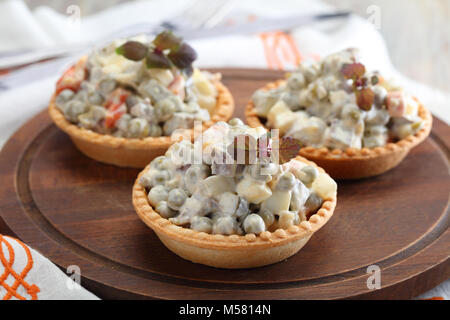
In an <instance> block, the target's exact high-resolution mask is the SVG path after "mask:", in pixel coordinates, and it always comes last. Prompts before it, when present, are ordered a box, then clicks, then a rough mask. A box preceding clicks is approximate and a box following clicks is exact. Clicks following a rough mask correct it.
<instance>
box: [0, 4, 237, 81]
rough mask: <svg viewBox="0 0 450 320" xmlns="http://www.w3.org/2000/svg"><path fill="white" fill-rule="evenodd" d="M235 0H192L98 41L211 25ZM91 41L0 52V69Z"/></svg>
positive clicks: (83, 46)
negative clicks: (165, 15) (159, 17)
mask: <svg viewBox="0 0 450 320" xmlns="http://www.w3.org/2000/svg"><path fill="white" fill-rule="evenodd" d="M235 3H236V0H209V1H205V0H195V1H193V2H191V3H190V4H189V5H187V6H186V8H184V9H183V10H181V12H180V13H179V14H177V15H175V16H173V17H171V18H170V19H168V20H165V21H163V22H161V23H160V24H158V25H155V24H150V23H141V24H135V25H131V26H127V27H125V28H122V29H120V30H116V31H114V32H112V33H110V34H109V35H107V36H106V37H104V38H103V39H102V40H101V41H100V43H103V42H105V43H106V42H108V41H111V40H113V39H115V38H124V37H129V36H132V35H135V34H139V33H145V34H155V33H158V32H160V31H162V30H163V29H171V30H173V31H175V32H176V31H177V30H181V29H186V28H187V29H190V30H196V29H201V28H212V27H214V26H216V25H217V24H218V23H219V22H220V21H221V20H222V19H223V18H224V17H225V16H226V15H227V14H228V13H229V12H230V10H231V9H232V8H233V6H234V5H235ZM93 45H94V43H92V42H86V43H80V44H75V45H64V46H61V45H58V46H54V47H47V48H40V49H30V50H21V51H14V52H5V53H0V69H8V68H16V67H21V66H24V65H27V64H31V63H35V62H38V61H41V60H46V59H51V58H56V57H62V56H67V55H70V54H74V53H77V52H81V51H84V50H86V49H88V48H89V47H92V46H93ZM0 90H1V87H0Z"/></svg>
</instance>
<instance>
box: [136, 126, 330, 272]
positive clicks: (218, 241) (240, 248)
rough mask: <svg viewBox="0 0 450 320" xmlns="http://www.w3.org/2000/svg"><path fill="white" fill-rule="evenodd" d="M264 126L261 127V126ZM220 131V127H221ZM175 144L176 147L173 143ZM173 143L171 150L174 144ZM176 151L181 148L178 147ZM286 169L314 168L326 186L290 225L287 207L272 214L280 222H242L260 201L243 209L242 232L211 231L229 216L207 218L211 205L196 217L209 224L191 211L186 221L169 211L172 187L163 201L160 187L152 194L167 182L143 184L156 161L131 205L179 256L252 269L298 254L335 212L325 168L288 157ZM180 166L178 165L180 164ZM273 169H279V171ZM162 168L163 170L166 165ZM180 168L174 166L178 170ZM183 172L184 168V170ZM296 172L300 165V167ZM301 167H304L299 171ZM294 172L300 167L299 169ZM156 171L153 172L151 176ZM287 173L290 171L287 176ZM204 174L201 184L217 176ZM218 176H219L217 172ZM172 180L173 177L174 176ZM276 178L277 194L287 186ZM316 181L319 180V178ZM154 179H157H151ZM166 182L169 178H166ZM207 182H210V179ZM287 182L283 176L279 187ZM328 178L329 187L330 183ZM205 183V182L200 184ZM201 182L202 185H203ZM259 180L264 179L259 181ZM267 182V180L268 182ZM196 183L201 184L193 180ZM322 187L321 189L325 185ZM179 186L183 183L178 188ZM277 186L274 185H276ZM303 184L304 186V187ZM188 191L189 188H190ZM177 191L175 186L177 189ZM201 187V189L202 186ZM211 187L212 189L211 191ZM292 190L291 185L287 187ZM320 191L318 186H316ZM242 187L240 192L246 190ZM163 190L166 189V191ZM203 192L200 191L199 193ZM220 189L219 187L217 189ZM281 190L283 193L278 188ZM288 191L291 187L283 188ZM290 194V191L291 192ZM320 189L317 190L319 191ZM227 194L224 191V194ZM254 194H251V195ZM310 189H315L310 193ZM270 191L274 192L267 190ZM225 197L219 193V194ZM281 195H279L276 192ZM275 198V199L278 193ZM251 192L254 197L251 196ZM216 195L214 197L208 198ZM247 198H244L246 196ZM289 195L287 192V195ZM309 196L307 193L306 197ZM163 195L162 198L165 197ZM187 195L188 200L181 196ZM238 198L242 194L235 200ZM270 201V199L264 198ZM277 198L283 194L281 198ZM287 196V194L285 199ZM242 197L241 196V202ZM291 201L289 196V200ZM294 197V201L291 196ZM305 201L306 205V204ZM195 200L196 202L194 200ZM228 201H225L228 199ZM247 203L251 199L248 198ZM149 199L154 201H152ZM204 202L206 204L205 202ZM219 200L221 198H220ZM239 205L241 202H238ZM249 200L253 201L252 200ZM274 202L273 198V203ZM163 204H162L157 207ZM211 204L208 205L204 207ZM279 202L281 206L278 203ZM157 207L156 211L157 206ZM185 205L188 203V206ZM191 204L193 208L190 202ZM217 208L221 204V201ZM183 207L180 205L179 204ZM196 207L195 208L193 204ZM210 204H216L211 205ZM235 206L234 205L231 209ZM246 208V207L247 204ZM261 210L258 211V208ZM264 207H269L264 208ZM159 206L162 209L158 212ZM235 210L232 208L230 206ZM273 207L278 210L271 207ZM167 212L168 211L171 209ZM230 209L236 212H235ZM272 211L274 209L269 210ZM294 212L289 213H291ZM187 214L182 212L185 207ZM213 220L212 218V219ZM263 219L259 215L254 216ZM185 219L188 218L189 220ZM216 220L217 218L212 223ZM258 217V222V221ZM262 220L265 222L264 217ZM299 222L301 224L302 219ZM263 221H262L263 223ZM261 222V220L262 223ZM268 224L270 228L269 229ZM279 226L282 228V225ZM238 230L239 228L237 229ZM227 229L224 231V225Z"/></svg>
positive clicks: (142, 178) (149, 168)
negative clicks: (311, 206)
mask: <svg viewBox="0 0 450 320" xmlns="http://www.w3.org/2000/svg"><path fill="white" fill-rule="evenodd" d="M261 129H262V128H261ZM218 131H220V128H219V130H218ZM174 146H175V145H174ZM174 146H172V147H171V148H173V147H174ZM177 150H180V149H177ZM170 152H171V149H169V151H168V153H167V154H166V155H167V156H168V157H169V158H170V157H171V155H170V154H173V153H170ZM161 161H167V160H161ZM161 161H159V162H158V163H159V164H158V166H161V164H162V163H163V162H161ZM281 167H283V168H285V169H283V170H288V171H282V175H285V174H286V172H293V171H290V170H297V169H299V168H306V167H308V169H312V170H316V171H317V172H318V173H317V177H321V178H320V179H319V178H313V179H317V184H318V185H317V188H319V184H320V186H321V187H320V188H322V189H321V190H322V191H323V190H327V191H323V192H321V194H322V195H321V203H320V205H318V206H317V207H315V209H313V210H311V211H309V210H308V211H304V210H306V209H300V211H298V212H297V214H299V215H300V212H303V213H304V212H309V213H308V214H307V215H306V216H304V215H302V217H303V218H301V219H300V220H298V222H296V223H293V221H291V222H290V223H288V224H285V225H284V226H283V225H282V221H281V219H282V218H281V216H282V215H283V214H285V212H286V211H281V212H277V213H274V214H275V215H277V214H280V216H278V218H277V219H278V220H276V221H275V222H274V221H273V220H272V221H271V222H270V223H269V224H266V226H265V227H262V228H260V229H258V228H257V227H256V228H255V226H254V225H253V226H252V225H250V228H249V224H247V225H246V223H247V219H248V220H253V221H254V220H255V219H254V218H255V217H254V216H258V215H260V216H259V217H262V216H261V212H262V211H264V210H265V209H264V201H263V202H259V203H261V206H260V207H259V206H258V207H257V208H256V209H253V210H261V211H259V213H257V214H254V213H252V212H254V211H247V213H246V214H245V215H244V216H243V218H242V220H241V223H242V224H241V225H243V226H244V230H245V231H244V232H243V231H242V230H241V231H240V232H239V228H240V227H239V226H235V229H233V230H234V231H231V232H230V231H225V232H226V233H224V232H223V231H221V230H220V228H218V229H215V227H216V225H218V226H220V224H221V223H222V221H220V219H222V218H221V217H227V218H228V217H230V216H229V215H228V214H230V213H222V212H226V211H228V210H224V211H222V212H221V213H219V216H218V217H219V218H218V220H214V219H217V218H214V216H213V217H211V218H206V217H207V216H208V214H207V211H208V210H209V209H205V210H204V211H203V210H202V212H203V213H200V216H199V217H201V218H200V219H207V220H210V221H213V227H212V228H211V227H209V228H204V226H203V227H200V228H194V227H193V225H192V224H193V223H194V220H195V219H196V218H198V217H197V216H195V214H192V212H191V211H189V212H188V214H187V216H188V219H189V220H186V219H185V218H186V215H184V213H183V209H181V211H180V212H182V213H180V215H179V216H176V215H175V216H174V215H170V214H168V213H165V212H167V211H166V210H167V205H169V206H170V205H171V204H170V201H171V194H172V192H173V191H174V190H173V189H172V191H170V192H169V197H168V199H167V194H166V196H165V198H162V196H160V197H159V199H157V198H158V194H159V191H158V192H157V193H155V194H152V190H153V189H156V188H160V189H164V188H165V186H166V185H167V183H166V184H163V185H155V184H153V187H150V192H148V187H147V183H144V181H148V179H153V178H151V176H150V178H149V177H148V176H146V174H147V173H149V172H152V170H163V169H161V168H162V167H161V168H160V169H155V167H154V164H149V165H148V166H147V167H146V168H145V169H144V170H143V171H142V172H141V173H140V174H139V176H138V178H137V180H136V182H135V184H134V187H133V196H132V199H133V206H134V208H135V210H136V213H137V214H138V216H139V217H140V219H141V220H142V221H143V222H144V223H145V224H146V225H147V226H148V227H150V228H151V229H152V230H153V231H154V232H155V233H156V235H157V236H158V238H159V239H160V240H161V242H162V243H163V244H164V245H165V246H166V247H167V248H168V249H169V250H171V251H172V252H174V253H175V254H177V255H179V256H180V257H182V258H184V259H186V260H189V261H192V262H195V263H200V264H205V265H208V266H212V267H217V268H227V269H237V268H253V267H260V266H264V265H269V264H273V263H276V262H279V261H282V260H284V259H287V258H289V257H290V256H292V255H294V254H295V253H297V252H298V251H299V250H300V249H301V248H302V247H303V246H304V245H305V244H306V243H307V242H308V240H309V239H310V238H311V236H312V235H313V234H314V233H315V232H316V231H318V230H319V229H320V228H321V227H322V226H323V225H325V223H327V222H328V220H329V219H330V218H331V216H332V215H333V212H334V209H335V206H336V201H337V200H336V184H335V182H333V181H332V180H331V178H330V177H329V176H328V175H327V174H326V173H325V171H324V170H323V169H321V168H319V167H317V166H316V164H314V163H313V162H311V161H308V160H306V159H304V158H303V157H300V156H297V157H296V158H295V159H292V160H291V161H289V163H286V164H284V165H281V166H280V169H281ZM180 168H181V167H180ZM280 169H277V170H280ZM164 170H165V169H164ZM177 170H178V169H177ZM183 170H185V169H183ZM299 170H300V169H299ZM301 170H304V169H301ZM244 172H247V173H243V174H245V175H244V176H242V175H241V176H240V178H237V179H238V180H237V181H240V182H239V183H237V190H238V191H237V192H238V195H239V197H241V193H240V192H241V191H242V190H241V191H239V184H241V183H243V181H244V180H246V179H249V176H247V175H246V174H248V172H249V171H245V170H244ZM277 172H279V171H277ZM297 172H298V171H297ZM155 174H156V173H153V175H155ZM289 174H291V173H288V175H289ZM186 175H188V174H187V173H183V176H186ZM207 177H208V178H206V179H205V178H202V179H205V180H203V181H204V182H205V183H206V181H207V180H208V179H209V178H213V177H217V176H216V175H214V174H213V175H212V176H207ZM219 177H220V176H219ZM172 179H173V178H172ZM274 179H277V180H276V181H275V187H271V188H272V191H273V192H274V193H273V195H274V196H275V192H279V191H277V190H287V189H277V188H278V185H279V184H280V183H281V176H278V178H274ZM319 180H320V182H319ZM155 181H156V180H155ZM166 181H169V183H170V180H166ZM210 181H211V180H210ZM314 181H315V180H312V182H311V183H312V184H313V187H314V183H315V182H314ZM284 182H285V180H283V186H285V184H284ZM330 182H331V185H330V184H329V183H330ZM201 183H203V182H201ZM201 183H200V184H201ZM261 183H262V182H261ZM267 183H268V184H270V183H271V182H270V181H269V182H267ZM196 185H199V184H198V183H196ZM324 187H325V189H324ZM177 188H182V187H177ZM250 188H251V187H249V188H248V189H247V190H249V189H250ZM274 188H275V189H274ZM295 188H297V185H295ZM303 188H305V186H304V185H303ZM188 189H189V188H188ZM200 189H201V187H198V188H197V189H196V190H197V191H198V190H200ZM176 190H179V189H176ZM204 190H205V189H204ZM210 190H212V189H210ZM289 190H294V189H289ZM314 190H319V189H314ZM197 191H193V192H192V196H191V197H192V198H195V197H196V195H195V194H196V192H197ZM245 191H246V190H244V191H243V192H244V193H245ZM165 192H166V191H165ZM200 192H201V191H200ZM221 192H222V191H221ZM282 192H285V191H282ZM286 192H289V194H291V191H286ZM292 192H294V191H292ZM317 192H319V191H317ZM147 193H148V194H147ZM226 193H228V192H226ZM251 193H252V192H249V194H251ZM313 193H314V192H313ZM271 194H272V193H271ZM307 194H308V195H310V196H311V195H312V194H311V193H309V191H308V193H307ZM222 195H224V194H220V195H219V198H220V197H221V196H222ZM278 195H279V194H278ZM278 195H277V196H275V197H276V198H277V199H279V197H278ZM250 196H253V195H250ZM212 197H214V196H212ZM244 197H245V196H244ZM289 197H290V196H289ZM306 198H308V196H306ZM306 198H303V199H304V200H303V202H300V203H303V205H301V208H304V207H303V206H304V205H306V204H307V203H308V201H306ZM164 199H166V200H164ZM185 199H186V198H185ZM239 199H241V198H239ZM265 199H266V200H268V202H269V201H270V199H274V198H270V195H269V198H267V197H265ZM280 199H281V198H280ZM289 199H291V198H289ZM292 199H294V193H292ZM188 200H189V197H188V199H187V200H183V201H184V203H185V205H186V204H187V203H188ZM194 200H195V199H194ZM241 201H242V200H241ZM288 201H289V202H290V201H291V200H288ZM292 201H294V200H292ZM304 201H306V203H305V202H304ZM194 202H195V201H194ZM227 202H228V201H227ZM249 202H250V200H249ZM151 203H153V205H152V204H151ZM204 203H206V202H204ZM220 203H221V202H220ZM239 203H240V202H239ZM251 203H252V204H253V203H254V202H251ZM272 204H273V202H272ZM161 205H162V206H161ZM207 206H209V205H207ZM280 206H282V205H280ZM290 206H291V207H290V210H293V207H292V203H291V205H290ZM155 207H156V208H158V209H155ZM188 207H189V208H190V207H191V206H188ZM194 207H195V206H194ZM219 207H220V205H219ZM275 207H279V206H278V205H275ZM159 208H163V209H164V208H165V210H163V211H161V209H159ZM182 208H183V207H182ZM195 208H197V207H195ZM212 208H217V206H216V207H214V206H213V207H212ZM234 208H235V207H234ZM239 208H240V205H238V206H237V210H239ZM247 208H248V207H247ZM258 208H260V209H258ZM266 208H267V207H266ZM157 210H159V211H160V212H157ZM233 210H236V209H233ZM272 210H276V209H272ZM169 211H170V210H169ZM233 212H234V211H233ZM273 212H275V211H273ZM289 212H292V211H289ZM163 213H164V214H163ZM185 213H186V211H185ZM235 214H237V216H235V215H233V217H236V219H239V217H240V215H239V214H238V211H236V213H235ZM169 217H175V218H169ZM211 219H212V220H211ZM258 219H261V218H258ZM188 221H189V222H188ZM214 221H215V222H214ZM261 221H262V220H261ZM264 221H265V220H264ZM300 221H301V222H300ZM186 223H187V224H188V225H189V223H190V228H189V227H187V226H186ZM262 223H263V222H262ZM263 226H264V223H263ZM270 226H272V227H270ZM282 226H283V227H282ZM236 228H237V229H236ZM216 230H219V231H218V232H215V231H216ZM222 230H225V229H222Z"/></svg>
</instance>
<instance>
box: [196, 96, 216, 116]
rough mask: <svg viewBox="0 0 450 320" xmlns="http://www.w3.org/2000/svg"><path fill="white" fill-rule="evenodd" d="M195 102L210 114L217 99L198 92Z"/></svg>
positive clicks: (214, 107)
mask: <svg viewBox="0 0 450 320" xmlns="http://www.w3.org/2000/svg"><path fill="white" fill-rule="evenodd" d="M197 103H198V105H199V106H200V108H203V109H206V110H208V112H209V114H210V115H212V114H213V113H214V111H215V109H216V104H217V100H216V97H215V96H206V95H203V94H199V95H198V96H197Z"/></svg>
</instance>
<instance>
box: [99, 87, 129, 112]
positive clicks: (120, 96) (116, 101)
mask: <svg viewBox="0 0 450 320" xmlns="http://www.w3.org/2000/svg"><path fill="white" fill-rule="evenodd" d="M129 95H130V91H128V90H125V89H123V88H117V89H116V90H114V91H113V92H112V93H111V95H110V96H109V98H108V100H106V102H105V108H106V109H108V110H116V109H117V108H119V107H120V106H121V105H122V104H123V103H124V102H125V101H126V100H127V98H128V96H129Z"/></svg>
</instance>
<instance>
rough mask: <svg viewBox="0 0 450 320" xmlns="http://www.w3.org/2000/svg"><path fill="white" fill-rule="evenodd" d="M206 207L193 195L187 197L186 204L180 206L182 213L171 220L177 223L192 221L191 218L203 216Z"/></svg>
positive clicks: (182, 223)
mask: <svg viewBox="0 0 450 320" xmlns="http://www.w3.org/2000/svg"><path fill="white" fill-rule="evenodd" d="M204 213H205V212H204V208H203V204H202V202H201V201H199V200H198V199H196V198H194V197H191V198H187V199H186V201H185V202H184V204H183V205H182V206H181V208H180V214H179V215H178V216H176V217H175V218H170V219H169V220H170V221H171V222H172V223H174V224H176V225H184V224H186V223H189V222H191V219H192V218H193V217H195V216H203V215H204Z"/></svg>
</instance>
